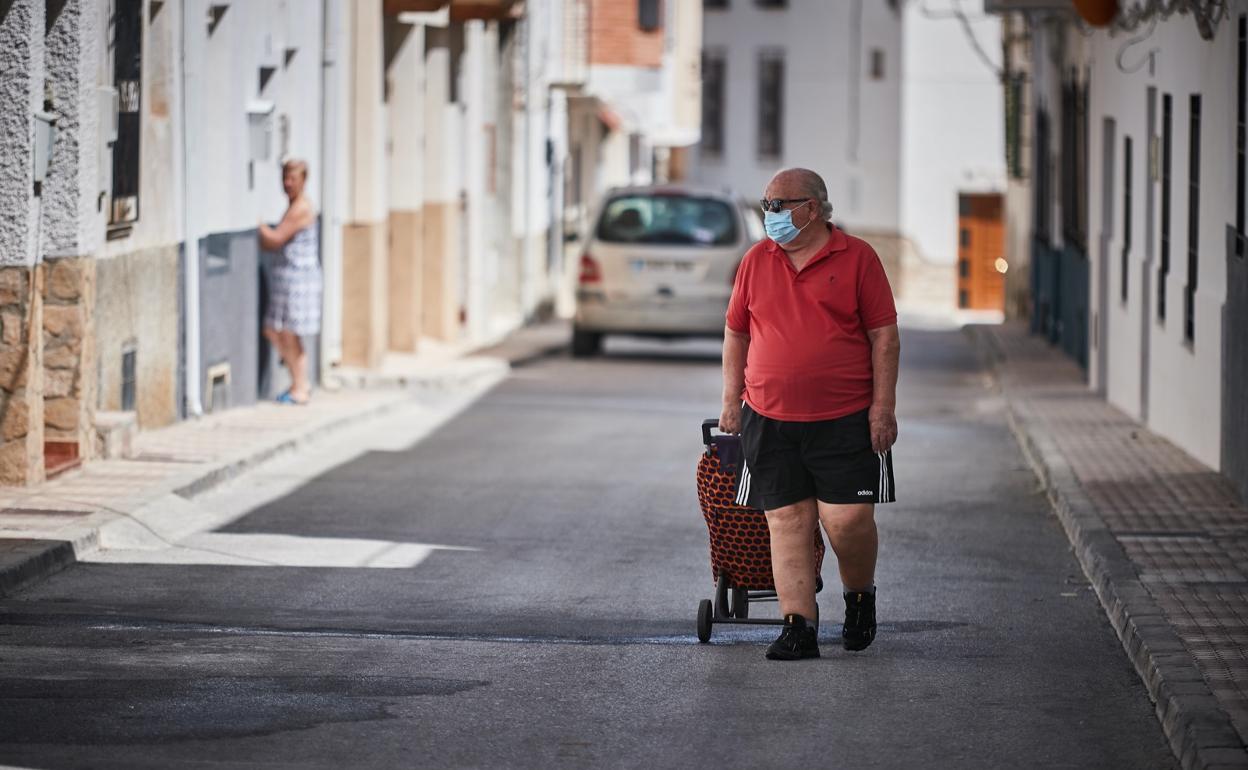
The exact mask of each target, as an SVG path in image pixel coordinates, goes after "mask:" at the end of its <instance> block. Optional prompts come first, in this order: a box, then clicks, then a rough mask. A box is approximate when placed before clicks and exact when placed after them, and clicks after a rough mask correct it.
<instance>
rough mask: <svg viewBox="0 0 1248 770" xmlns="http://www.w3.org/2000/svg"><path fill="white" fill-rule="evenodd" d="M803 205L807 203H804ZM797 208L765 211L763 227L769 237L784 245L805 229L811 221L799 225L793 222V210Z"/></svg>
mask: <svg viewBox="0 0 1248 770" xmlns="http://www.w3.org/2000/svg"><path fill="white" fill-rule="evenodd" d="M802 205H803V206H805V205H807V204H802ZM795 210H796V209H785V210H783V211H766V212H764V213H763V229H764V230H766V231H767V237H768V238H770V239H772V240H773V241H775V242H776V243H778V244H780V245H782V246H783V245H784V244H786V243H788V242H789V241H791V240H793V239H794V238H796V237H797V235H798V233H800V232H801V231H802V230H805V229H806V227H807V226H809V225H810V222H807V223H806V224H804V225H802V226H801V227H797V226H795V225H794V224H793V211H795Z"/></svg>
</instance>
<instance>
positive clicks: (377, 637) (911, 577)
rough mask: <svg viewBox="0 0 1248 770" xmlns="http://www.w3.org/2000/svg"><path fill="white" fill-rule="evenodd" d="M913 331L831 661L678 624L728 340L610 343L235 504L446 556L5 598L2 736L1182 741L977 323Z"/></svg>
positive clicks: (892, 763) (131, 576) (219, 746)
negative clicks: (873, 529) (869, 585)
mask: <svg viewBox="0 0 1248 770" xmlns="http://www.w3.org/2000/svg"><path fill="white" fill-rule="evenodd" d="M902 339H903V347H904V354H903V367H902V377H903V381H902V388H901V396H900V401H901V407H900V412H901V414H900V422H901V440H900V443H899V445H898V447H897V449H896V463H897V468H896V486H897V494H898V498H899V500H900V502H899V503H897V504H895V505H890V506H885V507H882V508H881V510H880V512H879V521H880V527H881V539H882V552H881V561H880V574H879V577H878V581H877V582H878V585H879V612H880V623H881V626H880V633H879V637H878V640H877V641H876V643H875V644H874V645H873V646H872V647H871V648H870V649H869V650H867V651H866V652H863V653H856V654H851V653H847V652H844V651H843V650H841V649H840V647H839V644H837V643H836V639H837V635H838V634H839V625H838V624H837V618H839V616H840V613H841V611H842V605H841V603H840V599H839V595H838V592H837V591H836V590H835V589H836V583H837V580H836V573H835V568H834V565H833V564H832V563H831V558H832V557H831V554H830V553H829V561H828V563H826V564H825V567H824V576H825V579H827V581H828V583H829V586H830V588H831V590H829V591H827V592H825V593H824V594H823V595H822V596H821V599H820V603H821V606H822V608H823V611H822V615H823V617H824V618H825V622H824V626H823V628H822V629H821V638H822V644H823V654H824V657H823V658H821V659H819V660H815V661H803V662H799V663H776V662H771V661H766V660H764V658H763V654H762V653H763V647H764V646H765V644H766V643H767V642H768V641H770V639H771V638H773V637H774V635H775V633H776V631H775V629H774V628H771V627H758V628H749V627H736V628H724V627H717V628H716V629H715V636H714V639H713V643H712V644H709V645H700V644H698V643H697V642H696V639H695V637H694V627H695V610H696V605H697V602H698V600H699V599H700V598H704V597H709V596H710V595H711V583H710V568H709V563H708V556H707V543H706V529H705V526H704V525H703V522H702V519H701V516H700V515H699V513H698V510H697V501H696V498H695V491H694V482H693V469H694V465H695V463H696V460H697V456H698V452H699V450H700V439H699V436H698V426H699V422H700V420H701V418H703V417H708V416H714V415H715V413H716V412H717V404H718V401H719V372H718V356H717V351H716V348H715V346H714V345H713V344H711V343H687V344H681V345H665V344H658V343H656V344H644V343H630V342H627V341H623V342H621V343H620V344H616V343H615V341H611V343H610V344H609V346H608V355H607V356H605V357H604V358H601V359H596V360H592V361H572V360H569V359H566V358H550V359H545V360H542V361H538V362H535V363H533V364H531V365H529V366H526V367H524V368H522V369H520V370H518V371H517V372H516V373H515V374H514V375H513V376H512V377H511V378H510V379H508V380H507V381H505V382H503V383H502V384H501V385H499V386H498V387H497V388H495V389H494V390H493V391H491V392H490V393H489V394H487V395H486V396H485V397H484V398H483V399H481V400H480V401H479V402H477V403H476V404H474V405H473V406H472V407H470V408H469V409H468V410H467V411H466V412H464V413H463V414H461V415H460V416H459V417H457V418H456V419H454V420H452V421H451V422H450V423H448V424H447V425H445V426H444V427H443V428H441V429H440V430H438V431H437V432H436V433H434V434H433V435H432V436H430V437H429V438H427V439H425V440H424V441H422V442H420V443H418V444H416V445H415V446H411V447H407V448H403V449H401V450H399V451H374V452H369V453H366V454H364V455H362V456H360V457H358V458H356V459H353V460H351V461H350V462H347V463H345V464H343V465H341V466H339V467H336V468H333V469H330V470H328V471H327V472H324V473H322V474H319V475H317V476H316V477H315V478H311V479H309V480H308V481H307V483H305V484H303V485H302V486H299V487H298V488H296V489H294V490H293V491H291V492H290V493H289V494H286V495H284V496H282V497H280V498H278V499H275V500H271V501H269V502H266V503H264V504H263V505H261V506H260V507H259V508H257V509H255V510H254V511H252V512H251V513H249V514H247V515H245V516H244V517H242V518H241V519H239V520H237V521H236V522H235V523H233V524H231V525H229V526H228V527H226V528H225V531H228V532H235V533H278V534H288V535H300V536H315V537H345V538H369V539H378V540H389V541H396V542H416V543H432V544H441V545H447V546H457V547H460V548H462V550H437V551H435V552H434V553H433V554H432V555H430V556H429V557H428V558H427V559H426V560H425V561H424V562H422V563H420V564H419V565H418V566H416V567H413V568H410V569H401V570H395V569H341V568H317V567H308V568H281V567H267V566H222V565H200V566H194V565H152V564H79V565H77V566H75V567H73V568H71V569H69V570H67V571H65V572H63V573H61V574H59V575H57V576H55V577H53V578H51V579H49V580H48V581H46V582H44V583H42V584H40V585H38V586H35V587H33V588H32V589H30V590H28V591H26V592H25V593H24V594H21V595H18V596H16V597H12V598H10V599H7V600H5V601H3V602H0V764H3V763H7V764H12V765H19V766H25V767H39V768H61V767H66V768H68V767H173V766H186V767H192V766H201V765H202V766H209V765H211V766H213V767H232V766H238V767H250V766H262V765H285V766H292V767H293V766H301V767H302V766H307V767H312V766H319V767H431V768H452V767H532V768H549V767H569V768H582V767H638V768H651V767H694V768H700V767H716V768H720V767H742V768H745V767H749V768H758V767H784V768H790V767H792V768H799V767H811V768H813V767H855V768H864V767H866V768H871V767H888V768H894V767H896V768H910V767H957V768H978V767H983V768H1000V767H1080V768H1084V767H1086V768H1093V767H1095V768H1103V767H1111V768H1116V767H1121V768H1161V767H1173V766H1174V765H1175V763H1174V759H1173V757H1172V755H1171V753H1170V751H1169V748H1168V746H1167V744H1166V743H1165V740H1164V738H1163V736H1162V733H1161V729H1160V727H1159V725H1158V723H1157V720H1156V718H1155V716H1154V715H1153V710H1152V705H1151V704H1150V703H1149V700H1148V696H1147V694H1146V692H1145V689H1144V687H1143V686H1142V685H1141V683H1140V681H1139V679H1138V677H1137V676H1136V674H1135V673H1134V671H1133V670H1132V669H1131V667H1130V665H1129V663H1128V661H1127V658H1126V656H1125V655H1124V653H1123V652H1122V650H1121V649H1120V647H1119V645H1118V642H1117V640H1116V638H1115V636H1114V634H1113V632H1112V630H1111V628H1110V626H1109V624H1108V622H1107V621H1106V619H1105V617H1104V614H1103V612H1102V610H1101V608H1100V606H1099V605H1098V603H1097V601H1096V597H1095V596H1094V595H1093V594H1092V593H1091V592H1090V590H1089V588H1088V586H1087V585H1086V583H1085V582H1084V580H1083V576H1082V574H1081V572H1080V571H1079V568H1078V566H1077V564H1076V562H1075V560H1074V559H1073V557H1072V556H1071V554H1070V553H1069V547H1068V544H1067V541H1066V538H1065V537H1064V535H1063V534H1062V532H1061V530H1060V529H1059V527H1058V524H1057V522H1056V520H1055V519H1054V517H1053V516H1052V514H1051V513H1050V512H1049V511H1048V510H1047V508H1046V505H1045V502H1044V500H1043V498H1042V497H1041V496H1040V495H1039V494H1038V492H1037V488H1036V482H1035V479H1034V477H1033V475H1032V473H1031V472H1030V470H1028V469H1027V467H1026V465H1025V464H1024V461H1023V458H1022V457H1021V455H1020V453H1019V451H1018V449H1017V447H1016V445H1015V443H1014V441H1013V439H1012V438H1011V436H1010V434H1009V432H1008V429H1007V427H1006V425H1005V421H1004V416H1003V413H1002V410H1001V404H1000V403H999V402H998V401H997V400H996V399H995V398H994V397H993V395H992V393H991V392H990V390H988V388H987V380H986V377H985V375H984V373H983V371H982V370H981V369H980V367H979V366H978V364H977V362H976V361H975V358H974V356H973V353H972V350H971V348H970V346H969V344H968V343H967V342H966V340H965V339H964V338H963V337H962V336H961V335H960V334H959V333H957V332H922V331H913V330H905V331H903V338H902ZM395 430H400V428H397V427H396V428H395ZM400 443H402V442H400ZM241 490H242V491H241V492H240V491H238V490H235V492H234V494H235V495H236V496H237V495H238V494H244V495H245V494H246V493H247V487H246V483H245V482H244V483H243V486H242V487H241ZM765 611H769V612H774V609H773V608H766V610H765ZM758 612H760V610H756V611H755V614H758Z"/></svg>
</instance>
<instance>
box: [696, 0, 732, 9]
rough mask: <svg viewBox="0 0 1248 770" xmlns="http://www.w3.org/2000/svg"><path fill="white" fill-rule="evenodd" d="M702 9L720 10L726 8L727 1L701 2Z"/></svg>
mask: <svg viewBox="0 0 1248 770" xmlns="http://www.w3.org/2000/svg"><path fill="white" fill-rule="evenodd" d="M702 7H703V8H713V9H715V10H720V9H724V8H727V7H728V0H702Z"/></svg>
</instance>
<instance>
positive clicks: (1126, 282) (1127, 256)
mask: <svg viewBox="0 0 1248 770" xmlns="http://www.w3.org/2000/svg"><path fill="white" fill-rule="evenodd" d="M1130 273H1131V137H1129V136H1126V137H1123V139H1122V301H1123V302H1126V301H1127V290H1128V288H1129V287H1130V284H1131V281H1130Z"/></svg>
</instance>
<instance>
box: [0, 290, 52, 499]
mask: <svg viewBox="0 0 1248 770" xmlns="http://www.w3.org/2000/svg"><path fill="white" fill-rule="evenodd" d="M42 276H43V268H42V267H38V266H36V267H34V268H28V267H4V268H0V484H3V485H7V486H27V485H30V484H38V483H39V482H41V481H43V478H44V466H43V350H42V349H43V336H42V335H41V334H38V333H36V332H37V330H38V329H39V328H40V326H42V323H43V298H42V296H41V295H42ZM32 281H33V282H34V286H33V287H32V285H31V282H32ZM32 289H33V290H32ZM32 322H33V328H32Z"/></svg>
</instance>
